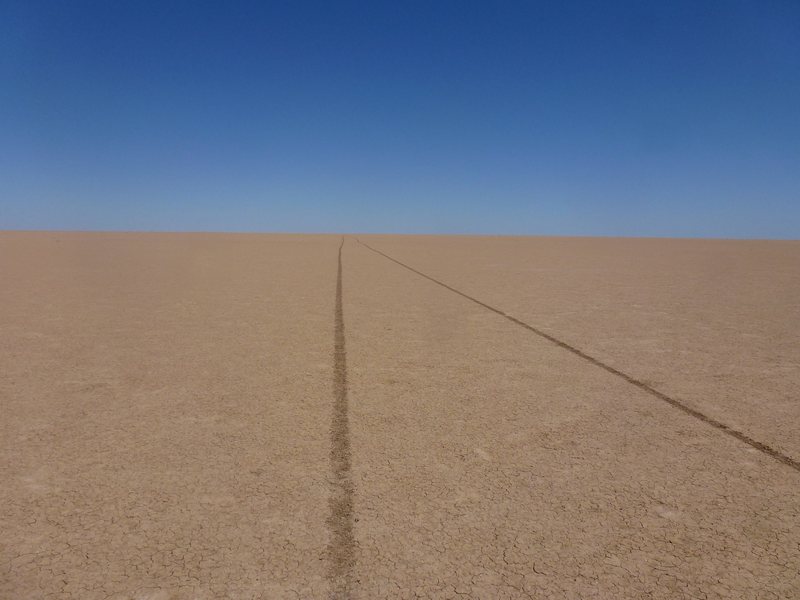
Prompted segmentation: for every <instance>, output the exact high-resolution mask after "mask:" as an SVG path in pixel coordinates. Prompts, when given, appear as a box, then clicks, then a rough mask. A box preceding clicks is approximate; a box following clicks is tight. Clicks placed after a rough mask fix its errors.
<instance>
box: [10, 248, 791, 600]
mask: <svg viewBox="0 0 800 600" xmlns="http://www.w3.org/2000/svg"><path fill="white" fill-rule="evenodd" d="M359 238H360V239H361V240H362V241H364V242H365V243H368V244H369V245H370V246H372V247H374V248H375V249H379V250H381V251H383V252H385V253H387V254H388V255H390V256H392V257H394V258H396V259H397V260H401V261H403V262H405V263H407V264H408V265H410V266H413V267H414V268H416V269H418V270H419V271H420V272H423V273H425V274H427V275H429V276H431V277H434V278H436V279H439V280H440V281H442V282H444V283H445V284H447V285H450V286H451V287H453V288H454V289H456V290H459V291H461V292H463V293H466V294H469V295H472V296H473V297H475V298H476V299H479V300H480V301H482V302H485V303H487V304H489V305H491V306H493V307H497V308H498V309H500V310H501V311H503V312H506V313H507V314H509V315H513V316H514V317H515V318H517V319H520V320H522V321H525V322H526V323H530V324H531V325H534V326H535V327H539V328H541V329H542V330H544V331H546V332H548V333H549V334H551V335H553V336H555V337H556V338H558V339H559V340H564V342H565V343H567V344H570V345H572V346H574V347H575V348H580V349H581V350H582V351H585V352H587V353H590V354H591V355H592V356H594V357H596V358H597V359H598V360H599V361H602V362H603V363H604V364H605V363H607V364H609V365H611V366H612V367H613V368H615V369H619V370H621V371H624V372H625V373H628V374H630V375H631V377H634V378H636V379H637V380H642V381H644V382H646V384H647V385H649V386H652V387H653V389H656V390H659V391H660V392H663V393H664V394H669V396H670V397H674V398H676V399H678V400H680V401H681V402H685V403H686V404H687V405H690V406H691V407H693V408H696V409H698V410H700V411H702V413H703V414H708V415H709V416H710V417H712V418H713V419H715V420H717V421H718V422H720V423H724V424H726V426H730V427H732V428H735V429H736V430H738V431H741V432H743V433H744V434H746V435H747V436H749V437H750V438H752V439H753V440H755V441H757V442H759V443H763V444H764V445H765V447H769V448H771V449H774V450H775V451H776V452H777V453H778V454H780V455H781V456H785V457H788V458H789V459H790V460H796V459H800V436H798V435H797V434H796V429H797V425H798V423H800V418H798V417H800V403H798V400H797V399H798V397H800V393H799V392H800V339H799V338H798V335H800V334H799V333H798V332H800V244H798V243H793V242H786V243H781V242H712V241H676V240H597V239H595V240H590V239H559V238H551V239H547V238H539V239H537V238H456V237H447V238H444V237H443V238H433V237H405V236H404V237H400V236H398V237H385V236H359ZM340 239H341V238H340V237H339V236H276V235H212V234H77V233H73V234H66V233H0V281H1V282H2V284H0V410H2V415H3V419H2V421H0V431H1V432H2V446H0V452H1V453H2V454H1V456H0V530H2V532H3V535H2V537H1V538H0V598H80V599H84V598H85V599H91V598H116V599H122V598H137V599H150V600H162V599H167V598H176V599H183V598H187V599H188V598H241V599H244V598H284V597H301V598H325V597H340V598H348V597H352V598H377V597H391V598H414V597H440V598H456V597H472V598H504V597H508V598H548V597H561V598H681V597H686V598H731V597H744V598H796V597H798V596H800V575H799V574H800V472H798V470H796V469H795V468H793V467H792V466H791V464H786V463H785V462H781V461H780V460H777V459H776V458H775V457H774V456H771V455H770V454H769V453H768V452H765V451H762V450H760V449H759V448H758V447H754V446H753V445H751V444H748V443H743V442H742V441H741V440H740V439H737V438H736V437H733V436H731V435H728V434H726V433H725V432H724V431H721V430H720V429H719V428H716V427H713V426H710V425H709V424H708V423H707V422H704V421H703V420H701V419H699V418H697V417H695V416H692V414H689V413H687V412H685V411H682V410H678V409H676V408H675V406H672V405H670V404H668V403H666V402H663V401H660V400H659V399H658V398H656V397H654V396H652V395H651V394H648V393H647V392H646V391H644V390H643V389H641V388H638V387H636V386H634V385H632V384H631V383H630V382H628V381H626V380H625V379H623V378H621V377H619V376H617V375H614V373H612V372H609V371H608V370H604V369H602V368H599V367H598V366H596V365H594V364H592V363H590V362H588V361H587V360H584V359H583V358H581V357H580V356H578V355H576V354H574V353H572V352H569V351H566V350H565V349H564V348H563V347H559V346H558V345H556V344H555V343H552V342H551V341H548V340H547V339H544V338H542V337H540V336H538V335H535V334H533V333H531V331H529V330H526V329H524V328H523V327H521V326H518V325H517V324H515V323H514V322H512V321H510V320H509V319H507V318H504V317H503V316H501V315H499V314H497V313H495V312H492V311H491V310H488V309H486V308H485V307H482V306H480V305H478V304H476V303H474V302H472V301H470V300H468V299H466V298H464V297H463V296H460V295H458V293H456V292H454V291H452V290H448V289H445V288H444V287H442V286H441V285H437V284H436V283H434V282H432V281H430V280H429V279H425V278H424V277H422V276H420V275H418V274H415V273H412V272H411V271H409V270H407V269H405V268H403V267H401V266H399V265H397V264H396V263H393V262H391V261H390V260H389V259H387V258H385V257H384V256H381V255H379V254H377V253H375V252H373V251H371V250H369V249H368V248H367V247H365V246H363V245H361V244H359V243H358V242H357V241H356V239H355V238H354V237H348V238H346V239H345V242H344V245H343V247H342V249H341V263H340V262H339V246H340ZM340 266H341V268H340Z"/></svg>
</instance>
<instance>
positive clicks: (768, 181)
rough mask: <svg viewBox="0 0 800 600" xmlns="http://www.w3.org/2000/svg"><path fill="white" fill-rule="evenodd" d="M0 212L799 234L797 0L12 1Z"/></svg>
mask: <svg viewBox="0 0 800 600" xmlns="http://www.w3.org/2000/svg"><path fill="white" fill-rule="evenodd" d="M0 229H115V230H116V229H123V230H129V229H134V230H224V231H319V232H323V231H325V232H406V233H503V234H530V235H536V234H547V235H554V234H555V235H558V234H572V235H658V236H714V237H777V238H798V237H800V3H798V2H796V1H795V0H786V1H779V0H753V1H741V0H726V1H710V0H709V1H698V0H693V1H686V2H683V1H680V0H676V1H671V2H663V1H661V2H648V1H643V0H639V1H630V2H627V1H623V2H613V1H610V0H606V1H600V0H598V1H587V0H584V1H580V2H578V1H572V2H571V1H569V0H567V1H564V2H484V3H477V2H465V1H458V2H445V1H441V2H439V1H437V2H385V3H382V2H366V1H365V2H346V1H337V2H318V3H308V2H215V3H204V2H146V1H136V2H133V1H130V2H122V1H121V2H103V1H97V2H81V1H77V0H76V1H74V2H61V1H58V2H37V1H36V0H23V1H19V2H8V1H5V2H0Z"/></svg>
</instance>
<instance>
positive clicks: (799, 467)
mask: <svg viewBox="0 0 800 600" xmlns="http://www.w3.org/2000/svg"><path fill="white" fill-rule="evenodd" d="M356 241H357V242H358V243H359V244H361V245H362V246H364V247H365V248H367V249H368V250H371V251H372V252H374V253H376V254H379V255H381V256H383V257H384V258H386V259H388V260H390V261H392V262H393V263H395V264H398V265H400V266H401V267H403V268H405V269H408V270H409V271H411V272H412V273H415V274H417V275H419V276H420V277H424V278H425V279H427V280H429V281H432V282H433V283H435V284H437V285H439V286H441V287H443V288H445V289H447V290H449V291H451V292H453V293H455V294H458V295H459V296H461V297H462V298H466V299H467V300H469V301H471V302H474V303H475V304H477V305H479V306H482V307H483V308H485V309H487V310H490V311H491V312H493V313H495V314H498V315H500V316H501V317H504V318H505V319H508V320H509V321H511V322H512V323H514V324H516V325H519V326H520V327H522V328H524V329H527V330H528V331H530V332H532V333H535V334H536V335H538V336H539V337H542V338H544V339H546V340H547V341H549V342H552V343H553V344H556V345H557V346H559V347H560V348H563V349H564V350H567V351H568V352H571V353H572V354H574V355H576V356H578V357H580V358H582V359H583V360H585V361H587V362H589V363H591V364H593V365H595V366H597V367H600V368H601V369H603V370H605V371H607V372H609V373H611V374H612V375H615V376H617V377H619V378H621V379H624V380H625V381H627V382H628V383H630V384H631V385H634V386H636V387H638V388H639V389H641V390H642V391H644V392H647V393H648V394H650V395H651V396H653V397H655V398H658V399H659V400H661V401H663V402H666V403H667V404H669V405H670V406H672V407H674V408H676V409H678V410H680V411H682V412H684V413H685V414H687V415H689V416H691V417H694V418H695V419H697V420H699V421H702V422H703V423H706V424H707V425H710V426H711V427H714V428H715V429H717V430H719V431H721V432H723V433H726V434H727V435H729V436H731V437H733V438H735V439H737V440H739V441H740V442H744V443H745V444H747V445H749V446H751V447H752V448H755V449H756V450H758V451H759V452H761V453H763V454H765V455H767V456H769V457H770V458H773V459H775V460H777V461H778V462H781V463H783V464H785V465H787V466H789V467H791V468H792V469H794V470H795V471H798V472H800V461H797V460H795V459H794V458H792V457H790V456H787V455H786V454H783V453H782V452H780V451H778V450H776V449H775V448H772V447H771V446H768V445H767V444H764V443H762V442H759V441H758V440H754V439H753V438H751V437H750V436H748V435H747V434H745V433H743V432H741V431H738V430H736V429H733V428H731V427H730V426H728V425H726V424H725V423H722V422H721V421H718V420H716V419H714V418H713V417H710V416H708V415H706V414H705V413H702V412H700V411H699V410H697V409H694V408H692V407H690V406H688V405H686V404H684V403H683V402H681V401H680V400H677V399H675V398H672V397H671V396H667V395H666V394H664V393H663V392H660V391H658V390H657V389H655V388H653V387H651V386H649V385H647V384H646V383H644V382H643V381H640V380H638V379H636V378H635V377H632V376H631V375H628V374H627V373H624V372H622V371H620V370H619V369H615V368H614V367H612V366H611V365H608V364H606V363H604V362H602V361H601V360H599V359H597V358H595V357H593V356H591V355H589V354H586V353H585V352H583V351H582V350H579V349H578V348H576V347H574V346H571V345H570V344H568V343H566V342H564V341H562V340H560V339H558V338H556V337H555V336H552V335H550V334H548V333H546V332H544V331H542V330H541V329H538V328H536V327H534V326H532V325H529V324H528V323H525V322H524V321H521V320H519V319H517V318H516V317H514V316H512V315H509V314H507V313H505V312H503V311H502V310H500V309H499V308H495V307H494V306H491V305H489V304H486V303H485V302H482V301H481V300H478V299H477V298H473V297H472V296H470V295H468V294H465V293H464V292H462V291H459V290H457V289H455V288H453V287H451V286H449V285H447V284H446V283H443V282H442V281H439V280H438V279H435V278H434V277H431V276H430V275H426V274H425V273H423V272H421V271H418V270H417V269H415V268H413V267H411V266H409V265H407V264H405V263H403V262H401V261H399V260H397V259H396V258H393V257H391V256H389V255H388V254H385V253H384V252H381V251H380V250H377V249H375V248H373V247H371V246H369V245H368V244H365V243H364V242H362V241H361V240H359V239H358V238H356Z"/></svg>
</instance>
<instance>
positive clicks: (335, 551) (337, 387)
mask: <svg viewBox="0 0 800 600" xmlns="http://www.w3.org/2000/svg"><path fill="white" fill-rule="evenodd" d="M343 246H344V237H342V241H341V243H340V244H339V263H338V270H337V274H336V308H335V310H334V322H335V325H334V337H333V396H334V399H333V416H332V419H331V431H330V437H331V453H330V460H331V482H330V484H331V490H330V499H329V501H328V510H329V514H328V520H327V524H328V531H329V533H330V540H329V542H328V581H329V583H330V586H331V597H332V598H335V599H337V600H345V599H348V598H350V596H351V590H352V583H353V567H354V565H355V536H354V534H353V522H354V517H353V494H354V486H353V479H352V475H351V472H350V464H351V459H350V420H349V415H348V398H347V353H346V351H345V342H344V311H343V309H342V247H343Z"/></svg>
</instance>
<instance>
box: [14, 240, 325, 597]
mask: <svg viewBox="0 0 800 600" xmlns="http://www.w3.org/2000/svg"><path fill="white" fill-rule="evenodd" d="M338 243H339V238H338V237H287V236H227V235H194V234H192V235H161V234H135V235H131V234H27V233H26V234H16V233H5V234H2V236H0V281H2V286H1V287H0V295H1V296H0V331H2V334H0V401H1V402H2V415H3V418H2V425H1V427H2V440H3V445H2V472H0V519H2V521H1V524H2V526H1V527H0V529H1V530H2V532H3V533H2V536H0V537H1V538H2V539H0V552H1V554H0V557H1V558H0V564H2V570H0V598H4V599H6V598H7V599H17V598H75V599H81V600H89V599H92V598H115V599H122V598H137V599H138V598H142V599H145V598H146V599H153V600H161V599H166V598H256V597H259V598H260V597H264V598H286V597H292V594H295V595H299V596H304V597H324V596H325V594H326V593H327V589H328V584H327V579H326V568H327V567H326V564H325V562H326V561H325V555H326V543H327V536H328V529H327V526H326V519H327V518H328V504H327V503H328V495H329V487H328V476H329V472H330V468H329V463H328V454H329V451H330V444H329V440H328V430H329V427H330V408H331V391H330V388H331V380H332V377H333V375H332V373H333V366H332V362H331V352H332V349H331V348H332V339H333V333H332V331H333V298H334V293H335V286H336V249H337V247H338Z"/></svg>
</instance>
